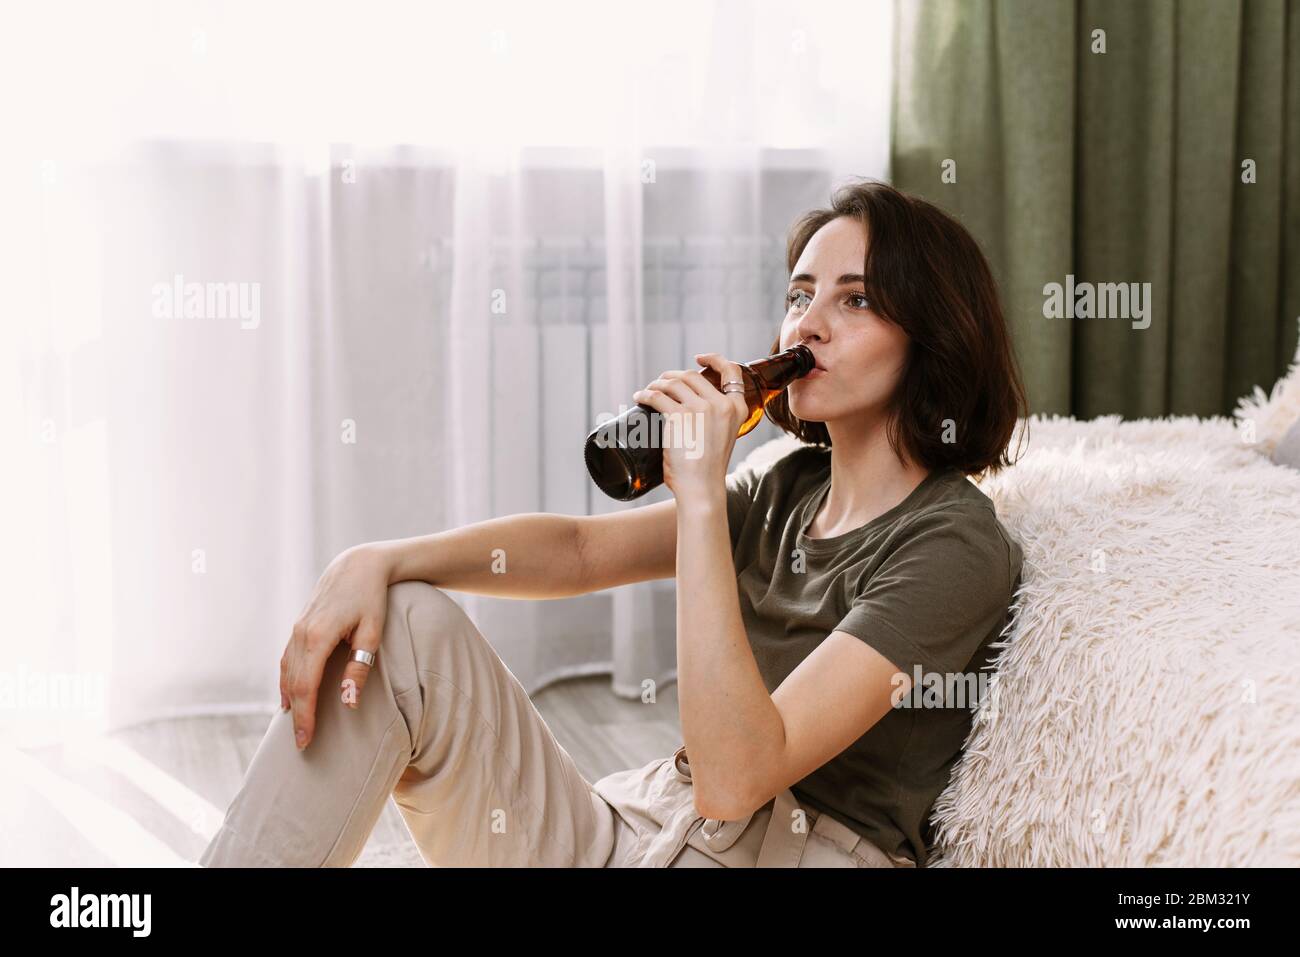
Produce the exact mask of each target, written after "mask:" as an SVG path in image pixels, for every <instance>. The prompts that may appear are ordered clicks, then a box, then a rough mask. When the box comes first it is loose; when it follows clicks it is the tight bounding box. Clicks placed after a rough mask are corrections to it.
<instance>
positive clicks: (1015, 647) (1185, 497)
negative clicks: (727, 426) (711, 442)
mask: <svg viewBox="0 0 1300 957" xmlns="http://www.w3.org/2000/svg"><path fill="white" fill-rule="evenodd" d="M1025 425H1026V423H1023V422H1022V423H1021V428H1022V431H1023V429H1024V427H1025ZM1027 425H1028V436H1027V441H1026V442H1025V444H1024V447H1023V448H1024V451H1023V454H1022V456H1021V458H1020V459H1019V461H1018V463H1017V464H1016V465H1015V466H1013V467H1012V468H1010V469H1008V470H1005V471H1004V472H1003V473H1002V474H1000V475H997V476H993V477H989V478H986V479H984V480H983V481H982V482H980V487H981V488H982V489H983V490H984V491H985V493H986V494H988V495H989V496H990V497H991V498H992V499H993V501H994V503H995V504H996V506H997V510H998V514H999V516H1000V517H1001V520H1002V522H1003V524H1004V525H1005V526H1006V527H1007V529H1008V530H1009V531H1010V532H1011V534H1013V535H1014V536H1015V537H1016V538H1017V539H1018V540H1019V541H1020V542H1021V544H1022V546H1023V548H1024V553H1025V569H1024V580H1023V582H1022V586H1021V588H1020V590H1019V591H1018V592H1017V594H1016V596H1015V600H1014V603H1013V608H1014V610H1015V611H1016V616H1015V618H1014V620H1013V622H1012V625H1011V628H1010V629H1009V631H1008V633H1007V635H1006V640H1005V642H1004V643H1003V645H1002V650H1001V652H1000V659H999V669H998V674H997V677H996V678H995V679H994V681H993V689H994V690H993V692H992V695H991V697H990V698H989V700H987V701H986V702H984V703H983V704H982V705H981V708H980V710H979V712H977V714H976V720H975V724H974V727H973V728H972V731H971V734H970V737H969V739H968V741H967V746H966V749H965V752H964V753H963V755H962V757H961V759H960V760H959V762H958V764H957V766H956V767H955V768H954V771H953V775H952V779H951V781H950V783H949V786H948V787H947V789H946V790H945V791H944V792H943V793H942V794H941V795H940V797H939V800H938V801H937V803H936V805H935V809H934V814H933V820H934V823H935V824H936V826H937V832H936V836H937V843H938V849H937V854H936V856H935V857H934V858H933V859H932V864H933V865H934V866H940V867H943V866H949V867H951V866H963V867H964V866H995V867H997V866H1070V867H1073V866H1104V867H1147V866H1256V865H1282V866H1297V865H1300V667H1297V666H1298V665H1300V471H1295V470H1292V469H1288V468H1284V467H1282V466H1279V465H1275V464H1273V463H1272V462H1270V461H1269V460H1268V459H1267V458H1265V457H1264V456H1262V455H1260V454H1258V449H1256V448H1252V447H1251V446H1249V445H1246V444H1244V443H1243V441H1242V436H1241V434H1240V433H1239V431H1238V429H1237V426H1236V424H1235V423H1234V422H1233V421H1232V420H1231V419H1227V418H1210V419H1199V418H1196V417H1193V416H1186V417H1173V418H1165V419H1156V420H1150V419H1143V420H1136V421H1121V419H1120V417H1119V416H1103V417H1100V418H1098V419H1094V420H1092V421H1087V422H1081V421H1076V420H1074V419H1069V418H1062V417H1059V416H1053V417H1050V418H1041V417H1038V416H1034V417H1032V418H1030V419H1029V420H1028V423H1027ZM1018 441H1019V437H1018V438H1017V439H1016V440H1014V441H1013V442H1012V449H1013V451H1014V450H1015V449H1016V448H1017V442H1018ZM796 444H797V440H796V439H794V438H793V437H787V436H783V437H781V438H778V439H775V440H772V441H770V442H768V443H765V444H764V445H762V446H759V447H757V448H755V449H754V450H753V451H752V452H751V453H750V455H749V456H748V457H747V459H748V460H749V461H753V462H761V461H766V460H769V459H771V458H775V457H778V456H779V455H782V454H784V453H785V452H786V451H789V449H790V448H792V447H793V446H794V445H796Z"/></svg>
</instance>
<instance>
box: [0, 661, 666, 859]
mask: <svg viewBox="0 0 1300 957" xmlns="http://www.w3.org/2000/svg"><path fill="white" fill-rule="evenodd" d="M609 683H610V679H609V676H608V675H596V676H590V677H585V678H576V679H572V680H569V681H564V682H559V683H557V684H554V685H551V686H550V687H548V688H546V689H544V690H543V691H541V692H539V693H538V694H537V695H535V696H534V698H533V700H534V702H535V704H536V705H537V710H538V711H539V712H540V713H541V715H542V717H543V718H544V719H545V720H546V723H547V724H548V725H549V726H550V728H551V730H552V732H553V733H554V734H555V737H556V739H557V740H558V741H559V742H560V744H561V745H562V746H563V747H564V748H565V749H566V750H567V751H568V752H569V754H570V755H572V756H573V759H574V761H575V762H577V765H578V767H579V769H580V770H581V771H582V773H583V774H584V775H585V776H586V777H587V780H589V781H595V780H596V779H598V778H601V777H604V776H605V775H606V774H609V773H611V772H613V771H617V770H620V769H623V768H631V767H638V766H640V765H642V764H645V763H646V762H647V761H650V760H652V759H654V758H657V757H665V756H667V755H670V754H672V753H673V751H674V750H675V749H676V748H677V746H678V745H679V744H681V727H680V723H679V720H678V710H677V686H676V684H672V683H670V684H668V685H666V686H664V687H661V688H660V689H659V692H658V700H657V702H656V703H655V704H653V705H648V704H642V703H641V702H640V701H636V700H627V699H624V698H619V697H617V696H616V695H614V694H613V693H612V692H611V691H610V687H609ZM270 718H271V713H269V712H268V713H267V714H266V715H253V716H240V717H206V718H186V719H181V720H172V721H159V722H152V723H149V724H144V725H138V726H135V727H132V728H128V729H125V730H123V731H120V732H117V733H116V734H113V735H111V736H110V737H108V738H105V739H101V740H99V741H96V742H90V743H88V744H87V745H86V747H85V748H84V749H82V750H71V749H66V748H65V749H55V748H45V749H35V750H25V751H15V750H13V749H9V750H8V751H6V752H5V753H4V754H3V755H0V757H2V758H3V760H4V762H5V764H6V773H5V775H4V777H5V778H6V780H5V783H4V785H3V786H0V867H23V866H31V867H64V866H69V867H117V866H145V867H153V866H189V865H192V864H193V862H194V861H196V860H197V859H198V857H199V855H200V854H202V852H203V849H204V847H206V846H207V843H208V838H209V837H210V836H211V834H212V833H213V832H214V831H215V830H216V828H217V826H218V825H219V824H220V822H221V818H222V815H223V814H224V812H225V809H226V807H227V806H228V804H229V803H230V800H231V798H232V797H233V796H234V794H235V792H236V791H237V790H238V789H239V784H240V781H241V780H242V779H243V774H244V771H245V769H246V768H247V767H248V764H249V762H250V761H251V760H252V757H253V753H254V752H255V751H256V750H257V745H258V743H259V742H260V741H261V739H262V735H263V734H264V733H265V731H266V726H267V723H268V721H269V720H270ZM11 768H12V770H14V771H15V773H13V774H10V773H8V771H9V770H10V769H11ZM357 866H361V867H366V866H372V867H373V866H414V867H419V866H423V864H422V861H421V860H420V857H419V854H418V853H417V852H416V850H415V847H414V844H413V843H412V842H411V839H410V835H409V834H408V833H407V831H406V826H405V824H404V823H403V821H402V818H401V815H400V814H399V813H398V811H397V808H396V806H395V805H394V804H393V803H392V802H391V801H389V802H388V804H387V805H386V806H385V808H384V811H383V814H382V815H381V817H380V819H379V822H378V823H377V824H376V826H375V830H374V831H373V832H372V834H371V836H370V841H369V843H368V844H367V845H366V849H365V852H364V853H363V854H362V856H361V858H360V859H359V860H358V861H357Z"/></svg>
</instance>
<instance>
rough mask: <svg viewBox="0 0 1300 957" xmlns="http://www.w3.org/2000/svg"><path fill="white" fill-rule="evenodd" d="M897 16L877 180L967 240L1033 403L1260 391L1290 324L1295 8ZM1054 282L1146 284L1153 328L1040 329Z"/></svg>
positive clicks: (1295, 297) (1011, 2)
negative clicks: (889, 111) (981, 262)
mask: <svg viewBox="0 0 1300 957" xmlns="http://www.w3.org/2000/svg"><path fill="white" fill-rule="evenodd" d="M896 13H897V19H896V24H897V29H898V35H897V38H896V45H895V49H896V51H897V63H896V67H895V69H896V72H895V77H894V83H895V86H894V94H893V102H894V120H893V124H894V129H893V145H892V171H891V180H892V182H893V184H894V185H895V186H897V187H898V188H899V189H902V190H905V191H907V192H910V193H915V194H917V195H920V196H922V197H924V198H925V199H928V200H930V201H931V202H933V203H935V204H936V205H938V206H940V207H942V208H944V209H945V210H947V211H949V212H950V213H952V214H954V215H955V216H956V217H957V218H958V219H960V220H961V221H962V222H963V223H964V224H965V225H966V227H967V228H968V229H970V230H971V232H972V234H974V235H975V237H976V238H977V239H978V240H979V242H980V244H981V246H982V247H983V248H984V251H985V254H986V255H987V256H988V257H989V261H990V263H991V264H992V266H993V269H994V271H995V275H996V277H997V279H998V283H999V287H1000V289H1001V291H1002V295H1003V301H1004V305H1005V306H1006V309H1007V318H1008V321H1009V323H1010V325H1011V330H1012V334H1013V336H1014V338H1015V342H1016V351H1017V355H1018V358H1019V360H1020V363H1021V367H1022V369H1023V371H1024V373H1025V378H1026V387H1027V389H1028V392H1029V402H1030V408H1031V411H1033V412H1040V413H1052V412H1055V413H1060V414H1063V415H1065V414H1068V415H1074V416H1077V417H1079V418H1092V417H1094V416H1096V415H1101V414H1108V413H1119V414H1120V415H1122V416H1124V417H1125V418H1138V417H1151V416H1160V415H1167V414H1176V415H1215V414H1219V415H1226V414H1229V413H1230V412H1231V410H1232V408H1233V407H1234V406H1235V404H1236V400H1237V397H1238V396H1240V395H1243V394H1246V393H1248V392H1250V390H1251V388H1252V386H1254V385H1260V386H1261V387H1262V388H1263V389H1264V390H1265V391H1266V392H1267V391H1268V390H1269V389H1270V388H1271V387H1272V385H1273V383H1274V381H1275V380H1276V379H1277V378H1278V377H1279V376H1280V375H1281V374H1282V373H1283V372H1285V370H1286V367H1287V364H1288V363H1289V361H1290V359H1291V357H1292V356H1293V354H1294V353H1295V349H1296V338H1297V329H1298V327H1297V322H1298V321H1300V139H1298V138H1300V3H1295V4H1291V3H1286V2H1283V0H1248V2H1240V0H1182V2H1173V0H1150V2H1146V0H1083V2H1078V3H1074V2H1070V0H897V2H896ZM1098 30H1100V31H1104V36H1103V35H1101V34H1095V33H1094V31H1098ZM1101 42H1104V51H1105V52H1100V50H1101V46H1100V43H1101ZM1247 160H1251V161H1253V164H1254V179H1255V181H1254V182H1253V183H1245V182H1243V176H1244V175H1245V172H1244V169H1243V163H1244V162H1245V161H1247ZM948 161H951V162H948ZM945 170H947V171H948V173H949V177H950V178H951V176H952V175H954V174H955V180H956V181H955V182H945V181H944V177H945ZM1067 276H1073V277H1074V283H1075V284H1076V290H1079V289H1083V288H1085V285H1086V284H1091V286H1092V287H1093V288H1094V289H1095V287H1096V285H1097V284H1100V283H1121V282H1122V283H1139V284H1141V283H1150V284H1151V285H1150V287H1149V288H1150V294H1151V300H1150V303H1149V308H1150V312H1149V316H1148V320H1149V323H1150V324H1149V325H1148V326H1146V328H1140V326H1141V324H1142V321H1141V320H1139V319H1137V318H1133V319H1132V321H1126V320H1125V319H1124V318H1113V317H1112V318H1098V317H1096V316H1095V315H1094V316H1093V317H1091V318H1078V317H1076V318H1048V317H1046V316H1044V308H1045V301H1046V300H1047V298H1048V297H1047V296H1046V295H1045V293H1044V288H1045V287H1047V286H1048V284H1050V283H1057V284H1059V285H1060V286H1061V287H1063V290H1064V287H1065V286H1066V283H1067ZM1137 288H1138V289H1141V288H1142V287H1141V286H1138V287H1137ZM1061 299H1064V296H1062V297H1061ZM1058 301H1060V300H1058ZM1111 304H1112V306H1115V305H1121V304H1119V303H1118V301H1117V300H1111ZM1094 311H1096V303H1095V302H1094ZM1116 311H1118V310H1116ZM1129 315H1133V303H1130V304H1129Z"/></svg>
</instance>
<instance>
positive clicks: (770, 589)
mask: <svg viewBox="0 0 1300 957" xmlns="http://www.w3.org/2000/svg"><path fill="white" fill-rule="evenodd" d="M830 468H831V452H830V450H829V449H825V448H821V447H817V446H809V445H805V446H799V447H796V448H795V449H794V450H793V451H791V452H790V453H788V454H786V455H784V456H782V457H781V458H779V459H777V460H776V461H775V462H773V463H771V464H770V465H766V466H760V467H753V466H749V465H742V466H741V467H740V468H738V469H737V470H736V471H734V472H732V473H731V474H729V475H728V476H727V480H726V484H727V521H728V525H729V526H730V531H731V541H732V551H733V555H734V559H735V567H736V576H737V585H738V589H737V590H738V593H739V596H740V611H741V616H742V618H743V620H744V624H745V631H746V634H747V635H748V637H749V644H750V647H751V649H752V650H753V653H754V658H755V661H756V662H757V663H758V668H759V671H760V672H761V673H762V675H763V681H764V683H765V684H766V685H767V690H768V692H769V693H771V692H773V691H775V690H776V688H777V687H778V686H779V685H780V684H781V682H782V681H784V680H785V678H786V676H787V675H789V674H790V672H792V671H793V670H794V669H795V668H796V667H797V666H798V665H799V663H800V662H801V661H803V659H804V658H806V657H807V656H808V654H809V653H810V652H811V651H812V650H813V649H814V648H815V647H816V646H817V645H818V644H820V643H821V642H822V641H823V640H824V639H825V638H826V637H827V636H828V635H829V634H830V633H831V632H833V631H844V632H848V633H849V634H851V635H853V636H855V637H857V638H859V639H861V640H862V641H865V642H866V643H867V644H869V645H871V646H872V647H873V648H875V649H876V650H877V651H878V652H880V653H881V654H882V655H883V656H884V657H885V658H887V659H889V661H891V662H893V664H894V665H895V666H896V667H897V668H898V669H899V670H900V671H901V672H903V673H904V674H906V675H907V676H908V677H909V678H911V679H912V681H913V684H914V686H915V687H914V689H913V690H912V691H911V692H910V693H909V694H908V695H906V696H904V695H902V692H901V690H900V691H896V692H895V701H899V699H900V698H901V699H902V703H901V704H898V705H896V706H895V707H893V708H891V709H890V711H889V712H887V713H886V714H885V716H884V717H883V718H881V719H880V720H879V721H877V722H876V724H874V725H873V726H872V727H871V728H869V729H868V730H867V732H866V734H864V735H863V736H862V737H860V738H858V739H857V740H856V741H854V742H853V744H851V745H849V747H848V748H846V749H845V750H844V751H842V752H840V753H839V754H838V755H836V756H835V757H834V758H832V759H831V760H830V761H828V762H827V763H826V764H824V765H822V766H821V767H820V768H818V769H817V770H816V771H813V772H812V773H811V774H809V775H808V776H807V777H805V778H803V779H802V780H801V781H799V782H797V783H796V784H794V785H793V786H792V787H791V791H792V793H793V794H794V796H795V798H796V800H798V801H800V802H801V803H805V804H807V805H809V806H811V807H812V808H814V809H815V810H817V811H818V812H819V813H823V814H829V815H831V817H833V818H835V819H836V820H838V821H840V822H841V823H842V824H845V825H846V826H848V827H849V828H852V829H853V830H854V831H856V832H857V833H859V834H861V835H863V836H864V837H866V838H867V839H868V840H870V841H872V842H873V843H875V844H876V845H877V846H879V847H881V848H883V849H884V850H886V851H889V852H891V853H894V854H902V855H905V856H907V857H910V858H911V859H912V860H914V861H916V862H917V863H918V864H919V865H920V866H922V867H924V866H925V864H926V861H927V858H928V857H929V854H930V850H931V847H932V834H931V828H930V823H929V816H930V811H931V809H932V808H933V805H934V802H935V799H936V798H937V797H938V796H939V794H940V793H941V792H942V791H943V790H944V788H945V787H946V786H947V785H948V779H949V774H950V772H951V770H952V767H953V765H954V764H955V763H956V761H957V759H958V757H959V756H960V753H961V749H962V747H963V745H964V743H965V740H966V737H967V735H968V734H969V732H970V729H971V722H972V717H973V713H974V712H973V709H974V708H975V707H976V705H977V702H978V697H977V696H978V694H980V693H985V694H986V693H987V685H986V684H984V685H981V684H977V682H979V681H980V679H979V675H981V674H982V675H983V678H984V681H985V682H986V681H987V679H988V677H989V676H990V675H991V674H992V664H991V658H992V656H994V655H996V654H997V652H998V650H999V649H996V648H994V649H990V648H989V643H990V642H996V641H999V640H1000V638H1001V637H1004V636H1002V634H1001V633H1002V631H1003V628H1004V627H1005V626H1006V624H1007V623H1008V620H1009V616H1010V613H1011V609H1010V605H1011V601H1012V598H1013V596H1014V594H1015V591H1016V589H1017V588H1018V586H1019V580H1020V571H1021V562H1022V557H1023V555H1022V552H1021V549H1020V546H1019V544H1018V543H1017V542H1016V541H1015V539H1013V538H1012V537H1011V536H1010V535H1009V534H1008V533H1007V532H1006V530H1005V529H1004V528H1003V526H1002V523H1001V522H1000V521H999V520H998V517H997V513H996V511H995V510H994V507H993V503H992V501H991V500H990V499H989V498H988V496H986V495H985V494H984V493H983V492H982V491H980V489H979V488H978V487H976V485H975V484H974V483H973V482H971V481H970V480H969V479H968V478H967V477H966V476H965V475H964V474H963V473H962V472H961V471H960V470H957V469H938V470H932V471H931V472H930V474H929V475H927V476H926V477H925V479H924V480H922V481H921V483H920V484H919V485H918V486H917V487H916V488H915V489H913V491H912V492H911V494H909V495H908V496H907V498H906V499H904V500H903V501H902V502H900V503H899V504H898V505H896V506H894V507H893V508H891V509H889V510H888V511H887V512H884V513H883V514H881V515H879V516H877V517H876V518H874V519H873V520H872V521H870V522H868V523H867V524H866V525H863V526H860V527H859V528H856V529H854V530H852V531H849V532H845V533H844V534H842V535H836V536H834V537H832V538H821V539H813V538H808V537H807V536H806V535H805V534H804V531H805V530H806V529H807V527H808V525H809V523H810V522H811V521H812V519H813V516H814V515H815V514H816V510H817V508H818V507H819V506H820V505H821V503H822V501H823V499H824V498H825V495H826V493H827V491H828V490H829V488H830ZM917 667H919V668H920V669H921V671H920V673H919V677H920V680H919V681H918V680H917V679H918V673H917V672H916V671H915V670H914V669H915V668H917ZM927 689H928V690H927ZM972 692H973V693H972ZM936 705H939V706H936Z"/></svg>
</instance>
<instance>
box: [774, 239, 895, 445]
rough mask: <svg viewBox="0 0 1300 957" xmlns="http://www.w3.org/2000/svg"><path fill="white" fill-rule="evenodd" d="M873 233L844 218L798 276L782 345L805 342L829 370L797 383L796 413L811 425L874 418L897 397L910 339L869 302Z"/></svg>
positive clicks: (814, 247) (791, 398) (799, 266)
mask: <svg viewBox="0 0 1300 957" xmlns="http://www.w3.org/2000/svg"><path fill="white" fill-rule="evenodd" d="M866 258H867V235H866V229H865V228H864V227H863V226H862V224H861V223H860V222H858V221H857V220H856V219H852V218H849V217H847V216H840V217H837V218H836V219H833V220H831V221H830V222H829V223H827V224H826V225H825V226H823V227H822V228H821V229H819V230H817V232H816V233H814V234H813V237H812V239H810V240H809V241H808V245H807V246H806V247H804V250H803V253H802V255H800V257H799V261H798V262H797V263H796V264H795V268H794V272H793V273H792V274H791V276H790V286H789V289H788V290H787V293H786V307H787V311H786V316H785V320H784V321H783V322H782V324H781V348H782V349H789V348H790V347H791V346H793V345H795V344H796V343H798V342H799V341H800V340H801V339H805V340H807V341H806V342H805V345H807V346H808V348H810V349H812V351H813V354H814V355H815V356H816V357H817V364H818V365H819V366H822V367H824V368H825V370H826V371H824V372H821V373H816V372H814V373H811V374H809V375H806V376H804V377H802V378H800V379H796V380H795V381H794V382H793V383H791V385H790V388H789V389H788V390H787V395H786V398H787V401H788V402H789V405H790V411H791V412H793V413H794V414H795V415H796V416H797V417H798V418H800V419H803V420H804V421H807V422H830V421H832V420H834V419H840V418H845V417H850V418H858V417H860V416H863V415H866V416H868V417H874V416H875V415H876V414H878V413H881V412H883V410H884V408H885V406H886V405H887V404H888V402H889V397H890V396H891V395H893V394H894V389H895V387H896V386H897V384H898V380H899V377H900V376H901V375H902V372H903V368H904V365H905V362H906V358H907V343H908V336H907V333H905V332H904V331H903V330H902V329H900V328H899V327H898V326H896V325H894V324H893V323H892V322H888V321H887V320H885V319H883V318H881V317H880V316H879V315H877V314H876V313H875V312H874V311H873V310H872V308H871V304H870V303H869V302H868V301H867V300H866V297H865V290H866V287H865V285H864V284H863V276H862V269H863V264H864V263H865V262H866Z"/></svg>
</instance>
